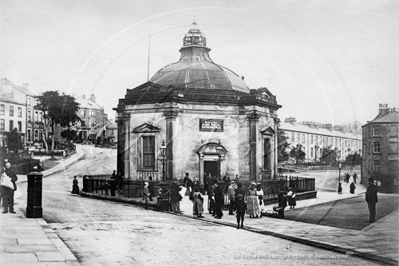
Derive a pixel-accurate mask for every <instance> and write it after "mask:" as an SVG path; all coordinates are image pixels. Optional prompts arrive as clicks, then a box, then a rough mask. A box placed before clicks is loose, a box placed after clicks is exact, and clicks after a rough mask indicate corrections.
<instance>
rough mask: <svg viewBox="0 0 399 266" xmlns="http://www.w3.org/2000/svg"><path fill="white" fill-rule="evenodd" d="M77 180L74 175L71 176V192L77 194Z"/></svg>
mask: <svg viewBox="0 0 399 266" xmlns="http://www.w3.org/2000/svg"><path fill="white" fill-rule="evenodd" d="M78 183H79V182H78V180H77V179H76V176H74V177H73V180H72V192H71V193H72V194H77V195H79V186H78Z"/></svg>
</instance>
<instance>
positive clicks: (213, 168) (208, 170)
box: [204, 161, 218, 190]
mask: <svg viewBox="0 0 399 266" xmlns="http://www.w3.org/2000/svg"><path fill="white" fill-rule="evenodd" d="M217 173H218V162H215V161H204V188H205V189H206V190H208V186H209V185H212V184H208V178H207V177H208V176H209V174H211V177H212V178H215V177H217Z"/></svg>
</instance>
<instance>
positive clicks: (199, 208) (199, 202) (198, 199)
mask: <svg viewBox="0 0 399 266" xmlns="http://www.w3.org/2000/svg"><path fill="white" fill-rule="evenodd" d="M199 190H200V189H199V188H198V187H196V188H194V194H193V198H194V202H193V213H194V215H195V216H197V217H198V218H204V216H202V213H203V212H204V205H203V203H204V196H203V195H202V194H201V192H200V191H199Z"/></svg>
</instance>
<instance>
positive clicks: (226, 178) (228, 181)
mask: <svg viewBox="0 0 399 266" xmlns="http://www.w3.org/2000/svg"><path fill="white" fill-rule="evenodd" d="M223 182H224V189H223V190H224V191H223V192H224V193H227V190H228V188H229V185H230V176H229V174H226V175H225V176H224V177H223Z"/></svg>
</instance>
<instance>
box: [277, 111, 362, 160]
mask: <svg viewBox="0 0 399 266" xmlns="http://www.w3.org/2000/svg"><path fill="white" fill-rule="evenodd" d="M280 129H282V130H283V131H284V133H285V137H286V138H287V142H288V143H290V146H291V147H296V146H297V145H300V146H301V149H302V151H304V152H305V154H306V156H305V161H306V162H318V161H320V158H321V156H322V150H323V149H324V148H330V149H331V150H335V151H336V154H337V160H339V161H343V160H345V159H346V158H347V157H348V155H353V154H359V155H360V154H361V153H362V135H361V134H359V133H357V132H355V131H352V132H347V131H345V129H344V128H343V127H339V126H333V125H332V124H320V123H316V122H309V121H307V122H297V121H296V119H295V118H293V117H291V118H287V119H285V121H284V122H282V123H280Z"/></svg>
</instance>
